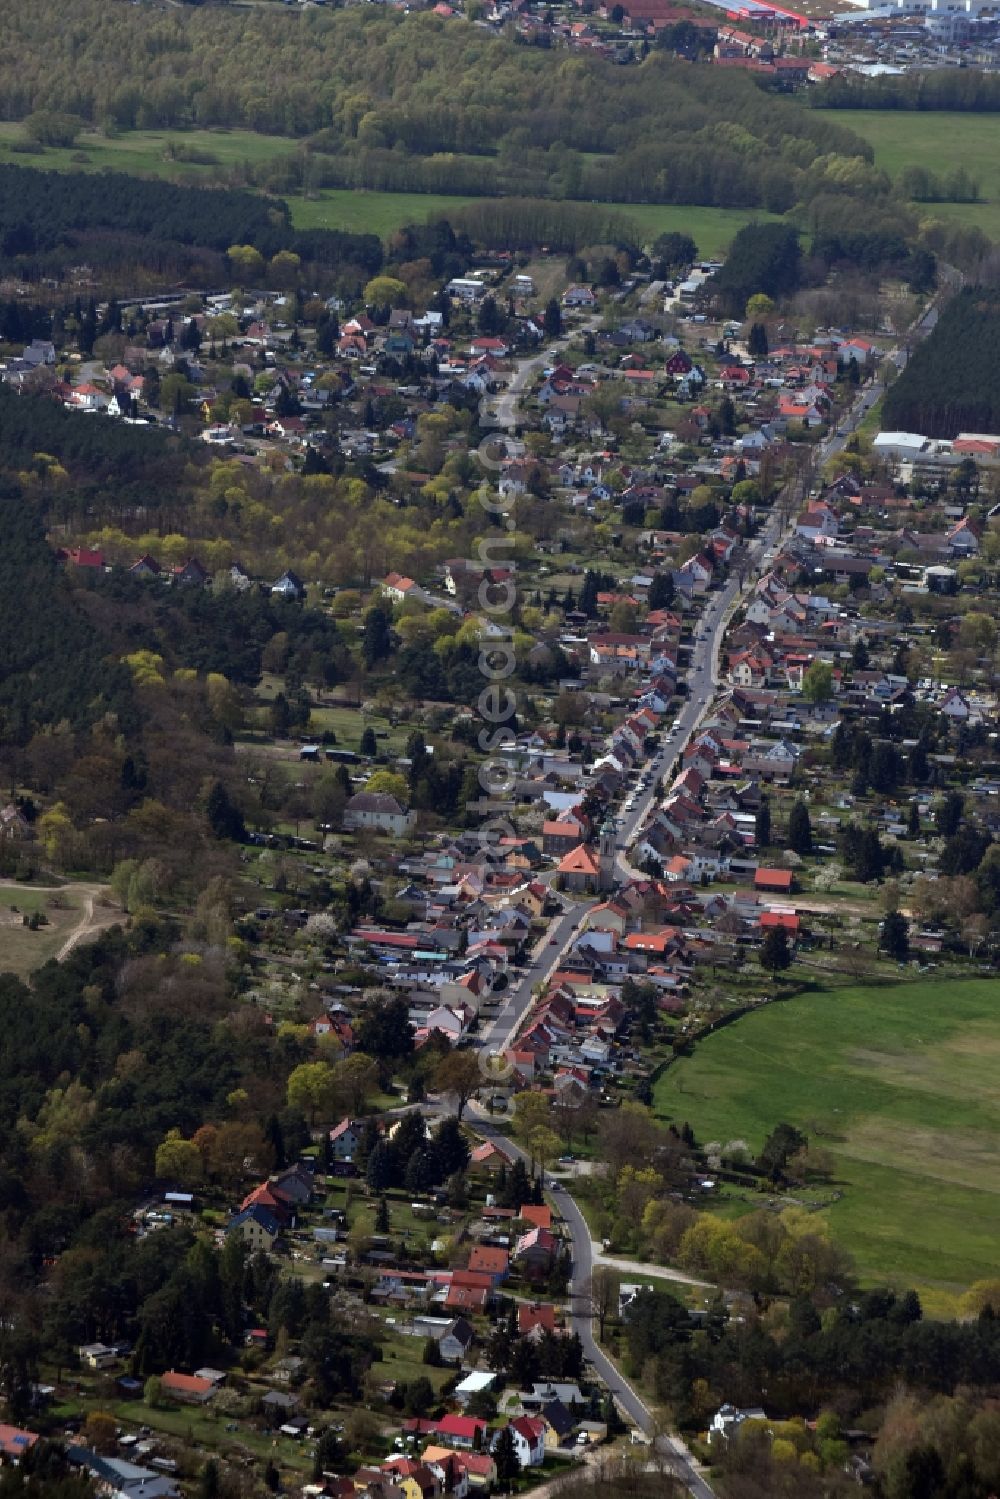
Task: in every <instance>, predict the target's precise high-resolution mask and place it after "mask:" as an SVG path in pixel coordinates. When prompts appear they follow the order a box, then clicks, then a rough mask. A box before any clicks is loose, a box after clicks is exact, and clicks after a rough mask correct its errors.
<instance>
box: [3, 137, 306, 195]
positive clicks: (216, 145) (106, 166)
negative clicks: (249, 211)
mask: <svg viewBox="0 0 1000 1499" xmlns="http://www.w3.org/2000/svg"><path fill="white" fill-rule="evenodd" d="M24 139H25V135H24V126H23V125H22V124H17V123H12V122H4V123H2V124H0V161H5V162H12V163H13V164H14V165H15V166H23V167H41V168H43V169H45V170H47V171H56V172H80V171H83V172H101V171H115V172H130V173H132V174H133V175H135V176H137V177H170V178H172V179H176V180H178V181H180V180H182V179H183V180H187V181H192V182H196V181H197V180H198V179H199V178H203V177H207V178H211V177H213V176H216V175H217V174H218V173H219V171H220V170H224V169H225V168H226V167H233V166H237V165H238V164H239V163H241V162H244V161H250V162H254V163H258V162H262V161H270V160H272V159H273V158H274V157H276V156H286V155H287V154H288V153H289V152H291V151H294V150H295V149H296V146H297V145H298V142H296V141H294V140H292V139H291V137H289V136H283V135H258V134H257V133H256V132H255V131H253V130H133V131H129V132H127V133H125V134H122V135H112V136H107V135H104V134H103V133H102V132H101V131H97V130H92V131H91V130H88V131H84V132H82V134H81V135H80V137H79V139H78V140H77V143H76V145H75V146H65V147H63V146H45V147H43V148H42V149H41V150H32V151H30V152H26V151H21V150H18V149H17V146H18V145H19V144H21V143H23V142H24ZM171 147H176V148H177V149H178V150H179V151H180V153H181V154H182V155H183V154H185V153H187V154H191V155H194V156H201V157H204V158H205V160H204V161H202V162H197V161H195V162H186V161H177V160H175V159H174V158H173V157H172V156H171V155H170V149H171ZM209 157H211V158H213V159H212V160H208V158H209Z"/></svg>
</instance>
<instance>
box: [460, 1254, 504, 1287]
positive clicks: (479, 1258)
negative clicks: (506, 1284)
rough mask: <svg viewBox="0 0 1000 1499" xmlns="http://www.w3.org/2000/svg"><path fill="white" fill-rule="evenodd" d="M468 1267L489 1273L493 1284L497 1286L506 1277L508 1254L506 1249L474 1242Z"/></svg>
mask: <svg viewBox="0 0 1000 1499" xmlns="http://www.w3.org/2000/svg"><path fill="white" fill-rule="evenodd" d="M469 1269H470V1270H477V1271H481V1272H482V1273H483V1274H485V1275H489V1276H490V1278H491V1280H492V1282H493V1284H494V1286H498V1285H500V1283H501V1282H502V1281H504V1280H506V1279H507V1275H508V1273H509V1270H510V1256H509V1254H508V1253H507V1251H506V1249H500V1248H496V1247H494V1246H493V1245H490V1244H476V1245H474V1246H473V1248H472V1250H471V1252H470V1254H469Z"/></svg>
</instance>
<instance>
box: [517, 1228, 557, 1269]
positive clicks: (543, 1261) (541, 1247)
mask: <svg viewBox="0 0 1000 1499" xmlns="http://www.w3.org/2000/svg"><path fill="white" fill-rule="evenodd" d="M556 1248H557V1241H556V1236H555V1234H554V1233H552V1232H551V1230H550V1229H547V1228H532V1229H529V1230H528V1232H527V1233H526V1234H522V1235H521V1237H520V1238H519V1239H518V1241H517V1244H516V1246H515V1249H514V1259H515V1261H516V1262H517V1264H518V1265H519V1266H520V1268H521V1269H522V1270H523V1271H524V1272H525V1274H526V1275H527V1276H528V1277H529V1278H535V1277H539V1276H542V1275H547V1274H548V1272H549V1271H550V1270H551V1268H552V1261H553V1260H554V1259H555V1254H556Z"/></svg>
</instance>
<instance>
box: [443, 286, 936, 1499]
mask: <svg viewBox="0 0 1000 1499" xmlns="http://www.w3.org/2000/svg"><path fill="white" fill-rule="evenodd" d="M935 320H936V309H935V308H931V309H930V310H929V311H928V312H927V313H925V314H924V316H923V317H922V318H921V320H920V322H919V323H918V324H917V325H916V326H915V327H914V329H912V330H911V335H910V336H912V337H916V338H919V337H921V336H923V335H925V334H926V333H927V332H929V331H930V329H931V328H932V327H933V325H934V321H935ZM593 323H594V324H596V319H595V320H593ZM567 341H568V340H567V339H566V338H565V337H564V338H562V339H560V340H557V341H556V343H555V346H554V347H550V348H548V349H546V350H545V351H544V352H543V353H540V354H537V355H533V356H532V357H531V358H529V359H527V360H524V361H522V363H521V364H520V365H519V367H518V369H517V371H516V373H515V375H514V377H513V379H512V381H511V384H510V386H509V387H508V388H507V390H506V391H505V392H504V393H503V395H502V396H501V397H500V398H499V400H498V401H497V402H496V403H495V406H494V410H495V415H496V420H497V423H498V425H500V426H503V427H507V428H510V427H513V426H514V424H515V422H516V413H517V401H518V397H519V395H520V394H521V392H523V391H524V390H525V389H526V388H527V386H528V384H529V383H530V381H531V379H532V378H533V376H534V374H535V372H536V371H537V370H539V369H542V368H544V367H545V366H546V365H548V364H551V363H553V362H554V361H555V360H556V359H557V358H558V353H559V347H560V346H561V345H564V344H565V343H566V342H567ZM900 352H901V351H900V350H894V351H892V353H891V354H890V356H889V357H890V359H891V360H892V361H893V362H894V363H895V362H898V361H897V355H899V353H900ZM883 389H884V386H883V385H882V383H881V382H873V383H872V384H871V385H870V386H866V387H865V388H864V389H863V390H861V391H860V392H859V395H858V398H857V400H856V401H855V403H854V406H853V407H852V409H851V411H850V412H849V413H848V414H846V415H845V416H844V418H843V419H842V421H841V423H840V426H839V427H838V428H837V430H836V431H834V432H831V434H830V435H829V436H828V437H827V438H826V439H825V440H824V441H823V442H822V443H820V444H819V445H818V446H817V448H816V449H815V456H816V468H817V469H818V468H819V467H820V466H821V465H822V464H823V463H825V462H826V460H827V459H828V458H830V457H832V456H834V455H835V454H837V453H839V452H842V451H843V450H844V448H845V447H846V445H847V442H848V441H849V438H850V435H851V433H852V432H853V431H854V430H855V428H856V427H857V426H858V424H859V423H860V422H862V421H863V420H864V418H865V416H867V414H868V412H869V411H870V410H871V408H872V407H873V406H874V405H875V403H876V401H878V400H879V398H880V397H881V395H882V393H883ZM804 489H805V482H804V481H803V480H802V479H801V478H797V479H794V480H791V481H789V485H788V486H787V487H786V489H785V490H784V491H783V492H782V495H781V496H779V499H778V501H777V502H776V503H775V505H774V506H773V507H772V510H771V513H770V515H769V516H768V519H767V521H766V523H765V525H764V527H763V529H762V530H761V532H760V534H759V535H758V536H757V537H755V538H754V539H753V540H752V541H751V542H750V544H749V545H748V547H747V549H746V554H745V563H746V565H745V567H744V568H742V569H740V570H738V573H737V575H734V576H733V577H731V578H730V579H729V581H728V582H727V583H726V584H725V586H724V587H723V588H722V589H720V590H719V591H718V592H714V593H712V594H710V595H709V596H708V598H707V599H706V601H705V604H704V608H703V611H702V614H701V617H700V619H699V620H698V621H697V623H696V625H695V638H694V641H693V644H692V648H691V658H690V665H689V667H688V671H687V675H686V678H685V680H686V684H687V696H686V697H685V698H684V700H683V705H682V707H681V709H680V711H679V713H678V714H677V716H676V718H675V720H674V724H673V725H671V726H669V727H668V728H667V729H666V730H665V731H664V734H663V739H662V743H661V746H660V748H659V750H658V752H657V754H656V756H655V757H654V759H653V760H652V762H651V763H650V767H649V768H650V769H651V770H652V772H653V774H652V778H651V782H650V785H649V786H648V788H647V789H646V790H645V792H643V794H642V795H641V796H639V797H637V798H636V803H635V806H634V807H633V808H632V810H631V811H630V812H629V813H627V814H623V815H622V816H621V817H620V818H619V822H618V829H619V831H618V837H617V840H616V842H617V847H618V853H617V869H618V872H619V873H620V875H621V877H622V878H623V879H628V878H631V877H632V876H633V875H634V873H635V871H634V870H633V869H632V867H631V865H630V864H629V862H628V857H627V850H628V848H629V847H630V846H631V844H632V843H633V842H634V840H635V837H636V835H637V833H638V830H639V829H640V828H641V827H642V825H643V822H644V820H645V818H646V817H647V815H648V813H649V810H650V808H651V806H652V805H653V803H654V801H655V800H656V799H657V797H658V796H659V795H661V794H662V793H661V789H660V783H661V782H662V780H663V779H664V777H666V776H667V775H669V774H670V772H671V771H672V769H673V767H674V764H675V762H676V761H677V760H678V758H679V756H680V755H681V753H682V751H683V749H684V746H685V745H686V744H687V742H688V740H689V738H690V737H691V735H692V733H693V732H694V731H695V729H696V728H697V726H698V724H699V723H700V721H701V719H702V718H703V717H704V715H705V713H706V712H707V710H708V708H709V707H710V706H711V703H712V701H713V699H714V696H715V691H716V687H717V686H718V683H719V680H720V677H719V661H720V655H721V649H722V643H723V638H724V635H725V630H726V626H727V623H728V619H729V615H730V612H731V610H732V608H733V606H734V604H735V602H736V601H737V599H738V597H739V596H740V594H741V593H742V592H744V591H746V590H749V589H750V588H752V586H753V584H754V583H755V582H756V580H757V579H758V578H759V577H761V576H762V575H763V574H764V573H765V572H766V571H767V569H768V568H769V566H770V565H771V562H772V561H773V558H774V556H775V555H776V553H777V551H778V549H779V546H780V544H781V542H782V541H783V540H784V538H785V536H786V535H787V534H788V533H789V532H790V531H791V530H792V528H793V526H794V520H795V516H796V514H797V513H798V510H799V508H800V506H801V503H802V500H803V497H804ZM739 572H742V573H743V574H744V580H743V582H741V581H740V576H739V575H738V574H739ZM543 878H544V879H545V880H546V882H547V883H548V882H551V879H552V873H551V872H550V873H549V874H548V875H547V876H544V877H543ZM601 898H602V899H603V897H601ZM595 904H596V899H590V900H570V899H565V898H563V910H562V911H561V912H560V914H559V915H558V916H556V917H555V918H554V919H553V920H552V921H551V922H550V923H549V926H548V929H547V932H546V935H545V937H544V938H543V939H542V940H541V941H540V942H539V944H538V945H537V947H536V948H535V949H534V952H533V953H532V955H531V959H530V961H529V963H528V965H527V966H526V969H525V971H524V973H523V976H522V977H520V978H519V980H518V982H517V983H516V984H515V985H513V987H512V988H511V990H510V994H509V997H508V999H507V1001H506V1003H505V1004H504V1006H503V1008H502V1010H501V1011H500V1013H499V1015H498V1016H497V1017H496V1019H495V1020H494V1021H493V1022H492V1024H491V1025H489V1026H488V1027H487V1028H486V1029H485V1031H484V1032H483V1033H482V1040H481V1043H480V1044H481V1046H482V1048H483V1049H484V1050H486V1051H493V1052H500V1051H503V1050H504V1049H505V1048H507V1047H509V1046H510V1045H511V1044H512V1042H513V1041H514V1039H515V1037H516V1035H517V1032H518V1030H519V1028H520V1026H521V1024H522V1022H523V1020H524V1017H525V1015H526V1014H527V1012H528V1010H529V1008H530V1006H531V1003H532V999H533V990H534V989H535V988H536V987H538V986H540V985H542V984H543V983H544V982H545V981H546V980H547V978H548V977H549V975H550V974H551V973H552V972H553V971H554V970H555V969H556V968H557V967H558V966H559V963H560V962H561V960H562V958H563V955H564V954H565V952H566V951H567V949H568V948H569V947H570V946H571V945H572V943H573V941H574V940H575V938H576V935H577V932H578V930H579V928H580V926H581V924H582V921H583V918H584V916H585V915H586V913H587V912H588V911H589V910H590V909H591V908H592V907H593V906H594V905H595ZM467 1118H468V1121H469V1123H470V1124H472V1125H473V1127H474V1128H475V1129H476V1131H477V1132H478V1133H479V1134H481V1135H483V1136H484V1137H485V1138H487V1139H493V1140H497V1141H498V1142H501V1143H503V1145H504V1147H505V1148H506V1149H507V1150H509V1151H511V1152H512V1153H514V1154H517V1155H521V1156H522V1157H523V1158H525V1159H526V1157H524V1152H523V1151H521V1150H520V1149H519V1147H518V1146H516V1145H515V1144H514V1143H513V1142H512V1141H511V1140H510V1139H508V1138H507V1137H506V1136H505V1135H504V1133H503V1125H502V1124H501V1123H498V1122H494V1121H493V1120H491V1119H490V1117H489V1116H488V1115H485V1114H484V1113H483V1112H482V1111H481V1110H480V1109H478V1108H475V1107H472V1108H470V1111H469V1115H468V1116H467ZM550 1185H551V1187H552V1189H553V1192H554V1195H555V1197H556V1200H557V1201H558V1203H559V1207H560V1211H561V1213H562V1216H563V1219H564V1220H565V1224H566V1229H567V1232H568V1234H569V1238H570V1243H571V1250H572V1256H573V1275H572V1281H571V1283H570V1321H571V1325H572V1327H573V1329H574V1331H575V1332H577V1333H579V1336H580V1340H581V1342H582V1343H583V1347H584V1353H585V1355H586V1357H587V1358H588V1359H589V1360H590V1361H591V1363H592V1364H593V1365H594V1368H595V1369H596V1371H597V1373H598V1374H599V1375H600V1377H601V1378H602V1379H603V1380H604V1382H605V1383H606V1385H607V1386H608V1388H609V1389H610V1390H612V1391H613V1392H614V1394H615V1397H616V1399H617V1401H618V1404H619V1406H620V1408H621V1410H622V1411H623V1413H624V1414H625V1415H626V1416H627V1417H628V1418H629V1420H631V1421H632V1422H633V1423H634V1424H635V1426H636V1427H637V1428H638V1429H639V1430H640V1431H642V1432H644V1433H645V1434H646V1435H647V1436H649V1437H650V1438H652V1439H653V1441H654V1445H655V1448H656V1451H657V1453H658V1455H659V1456H660V1457H661V1458H665V1459H667V1461H668V1466H669V1468H670V1470H671V1471H672V1472H673V1473H674V1474H675V1476H676V1477H677V1478H678V1479H679V1480H680V1481H681V1482H682V1483H683V1484H684V1486H685V1487H686V1488H687V1490H688V1492H689V1493H691V1494H693V1495H694V1496H695V1499H714V1491H713V1489H712V1488H711V1486H710V1485H709V1483H708V1482H707V1481H706V1479H705V1478H704V1477H703V1476H702V1474H701V1473H700V1472H699V1471H698V1470H697V1468H696V1467H695V1466H694V1463H693V1461H692V1459H691V1455H690V1453H689V1452H688V1451H687V1448H686V1447H685V1446H684V1443H683V1442H682V1441H681V1440H680V1439H679V1438H678V1437H674V1436H670V1435H668V1434H667V1433H665V1432H661V1431H659V1430H657V1423H656V1421H655V1419H654V1417H653V1415H652V1413H651V1411H650V1409H649V1407H648V1406H647V1405H646V1403H645V1402H644V1400H643V1399H642V1397H641V1396H640V1395H639V1394H638V1393H637V1392H636V1390H635V1389H634V1388H633V1387H632V1386H631V1385H630V1384H629V1383H628V1381H627V1380H626V1379H625V1378H624V1376H623V1375H622V1374H621V1372H620V1371H619V1370H618V1368H617V1367H616V1365H615V1364H614V1363H612V1361H611V1360H610V1359H609V1358H608V1357H607V1355H606V1354H605V1353H604V1352H603V1351H602V1350H601V1348H600V1347H599V1346H598V1344H597V1341H596V1339H595V1337H594V1334H593V1317H592V1308H591V1302H590V1298H589V1295H588V1294H587V1287H588V1285H589V1281H590V1276H591V1271H592V1269H593V1266H594V1263H595V1254H594V1245H593V1242H592V1239H591V1234H590V1229H589V1227H588V1225H587V1222H586V1219H585V1218H584V1216H583V1213H582V1212H581V1210H580V1208H579V1207H578V1205H577V1203H576V1202H575V1201H574V1199H573V1197H572V1196H571V1194H570V1192H569V1191H568V1190H567V1189H566V1187H565V1186H564V1185H563V1184H562V1183H561V1182H558V1181H554V1182H550ZM596 1260H597V1262H598V1263H611V1264H614V1263H615V1261H614V1259H613V1258H611V1257H606V1256H603V1255H600V1254H599V1255H598V1256H597V1257H596ZM633 1264H634V1262H631V1261H622V1262H620V1264H619V1265H618V1267H617V1268H620V1269H621V1270H622V1272H623V1273H627V1271H628V1268H629V1267H630V1266H631V1265H633ZM642 1268H643V1267H641V1266H640V1267H637V1269H636V1271H635V1273H638V1272H639V1270H641V1269H642ZM645 1270H646V1271H647V1272H648V1271H649V1267H645ZM657 1273H658V1274H660V1275H663V1276H664V1277H667V1278H669V1277H671V1272H670V1271H666V1270H663V1269H658V1271H657ZM676 1278H677V1279H684V1277H681V1276H679V1275H678V1276H677V1277H676Z"/></svg>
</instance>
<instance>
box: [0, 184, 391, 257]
mask: <svg viewBox="0 0 1000 1499" xmlns="http://www.w3.org/2000/svg"><path fill="white" fill-rule="evenodd" d="M108 236H111V243H110V244H108V243H107V237H108ZM116 240H117V241H119V245H118V247H117V248H116V246H115V243H114V242H115V241H116ZM122 241H124V243H125V244H126V245H127V246H128V253H129V254H130V255H132V256H133V257H136V258H138V259H140V260H145V259H146V258H147V257H148V258H150V259H151V260H152V261H153V262H154V263H156V262H157V261H159V260H162V258H163V256H164V254H165V253H168V252H169V247H170V246H175V247H196V248H201V249H207V250H211V251H214V252H216V254H217V255H221V254H222V253H223V252H224V251H225V250H226V249H228V247H229V246H230V245H234V244H251V245H253V246H254V247H255V248H256V249H257V250H258V251H259V252H260V254H262V255H264V256H268V257H270V256H273V255H275V254H276V253H278V252H279V251H280V250H288V251H291V252H292V253H294V254H297V255H298V256H299V257H300V258H301V259H302V260H306V261H308V262H310V263H311V264H313V265H316V266H319V267H327V268H336V267H339V266H341V265H343V264H344V263H348V264H351V265H356V266H357V267H358V268H359V271H362V272H364V273H366V274H367V275H374V274H375V273H376V272H377V271H378V270H379V269H380V268H381V265H382V246H381V242H380V241H379V239H378V237H377V236H376V235H374V234H351V233H347V232H344V231H339V230H332V229H310V230H303V231H296V230H295V229H293V227H292V224H291V215H290V212H289V208H288V205H287V203H284V202H282V201H280V200H267V201H265V199H264V198H262V197H261V196H260V195H259V194H258V193H255V192H247V191H241V190H237V189H232V188H208V187H194V186H188V185H187V184H184V185H179V184H174V183H168V182H162V181H149V180H147V179H145V178H142V177H132V176H128V175H126V174H125V173H123V172H102V173H101V174H100V175H99V176H98V175H93V174H89V173H86V172H78V173H75V174H70V173H65V172H49V171H44V170H41V169H39V168H38V167H23V166H14V165H9V164H0V260H2V261H8V262H14V263H15V264H16V265H17V266H18V267H19V269H20V270H21V271H22V273H23V274H26V275H28V276H31V275H32V274H35V275H38V274H41V272H42V270H43V268H44V269H52V268H53V267H54V266H58V265H61V264H62V263H63V262H64V261H65V260H66V258H67V256H70V255H72V256H75V257H76V258H77V259H78V258H79V255H80V246H81V242H83V243H85V244H86V245H87V253H90V252H91V250H93V251H94V252H95V253H96V256H97V258H98V259H107V258H108V257H109V256H110V257H112V259H113V258H114V257H115V256H116V255H120V253H121V242H122ZM220 273H221V266H220V267H219V268H218V269H217V271H216V275H219V274H220Z"/></svg>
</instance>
